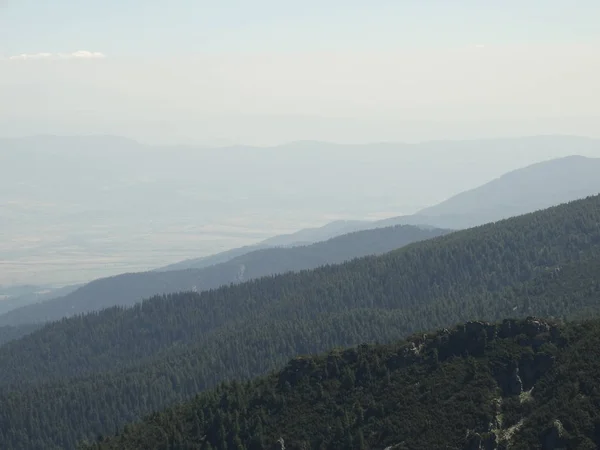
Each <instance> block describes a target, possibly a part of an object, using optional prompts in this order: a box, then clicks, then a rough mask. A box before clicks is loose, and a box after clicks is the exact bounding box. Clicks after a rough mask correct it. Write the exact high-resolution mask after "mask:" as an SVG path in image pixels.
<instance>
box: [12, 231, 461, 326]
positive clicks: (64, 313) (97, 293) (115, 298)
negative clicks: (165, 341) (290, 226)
mask: <svg viewBox="0 0 600 450" xmlns="http://www.w3.org/2000/svg"><path fill="white" fill-rule="evenodd" d="M448 232H449V231H448V230H441V229H427V230H424V229H421V228H419V227H414V226H408V225H406V226H395V227H388V228H382V229H376V230H365V231H360V232H355V233H350V234H346V235H342V236H338V237H336V238H333V239H330V240H327V241H324V242H319V243H315V244H311V245H307V246H298V247H292V248H265V249H259V250H254V251H251V252H249V253H244V252H243V250H242V251H241V252H240V253H241V254H240V255H239V256H235V257H233V258H232V259H229V260H227V259H225V258H224V259H225V262H222V263H220V264H216V265H210V266H205V267H204V268H202V269H183V270H176V271H165V272H142V273H131V274H123V275H117V276H115V277H109V278H103V279H99V280H95V281H92V282H90V283H88V284H86V285H84V286H83V287H80V288H79V289H77V290H75V291H73V292H71V293H69V294H68V295H66V296H64V297H58V298H54V299H51V300H48V301H45V302H42V303H36V304H31V305H27V306H24V307H20V308H17V309H14V310H12V311H9V312H8V313H5V314H3V315H1V316H0V326H2V325H12V326H14V325H21V324H30V323H37V322H46V321H51V320H59V319H61V318H63V317H68V316H72V315H76V314H82V313H86V312H90V311H98V310H101V309H103V308H108V307H111V306H115V305H121V306H130V305H133V304H135V303H137V302H139V301H141V300H143V299H145V298H148V297H151V296H153V295H157V294H167V293H172V292H178V291H205V290H209V289H215V288H217V287H219V286H222V285H227V284H230V283H239V282H242V281H246V280H251V279H255V278H259V277H263V276H267V275H275V274H279V273H284V272H289V271H300V270H306V269H313V268H315V267H318V266H323V265H327V264H335V263H341V262H344V261H347V260H350V259H353V258H357V257H361V256H366V255H375V254H382V253H386V252H388V251H391V250H394V249H397V248H400V247H402V246H404V245H407V244H410V243H413V242H417V241H421V240H425V239H431V238H433V237H437V236H441V235H443V234H446V233H448ZM321 236H323V234H321ZM234 255H235V252H233V251H232V252H229V253H227V256H234ZM217 257H219V255H217ZM212 261H216V258H213V259H212Z"/></svg>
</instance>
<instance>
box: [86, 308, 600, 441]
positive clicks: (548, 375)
mask: <svg viewBox="0 0 600 450" xmlns="http://www.w3.org/2000/svg"><path fill="white" fill-rule="evenodd" d="M598 377H600V321H597V320H596V321H591V322H585V323H582V324H569V325H566V326H565V325H563V326H557V325H556V324H553V323H548V322H546V321H543V320H536V319H533V318H529V319H528V320H525V321H511V320H505V321H504V322H502V323H499V324H489V323H482V322H470V323H467V324H465V325H461V326H458V327H456V328H453V329H451V330H447V329H445V330H441V331H438V332H435V333H431V334H426V335H422V334H421V335H418V336H413V337H411V338H410V339H408V340H407V341H404V342H400V343H396V344H391V345H377V346H367V345H363V346H359V347H356V348H352V349H348V350H344V351H333V352H331V353H328V354H326V355H322V356H318V357H298V358H295V359H293V360H292V361H290V362H289V363H288V364H287V365H286V367H285V368H284V369H283V370H282V371H280V372H278V373H274V374H272V375H270V376H268V377H265V378H260V379H257V380H254V381H252V382H247V383H240V382H233V383H228V384H223V385H220V386H219V387H218V388H217V389H215V390H212V391H209V392H206V393H204V394H202V395H200V396H199V397H198V398H197V399H195V400H194V401H192V402H189V403H186V404H185V405H182V406H178V407H176V408H173V409H169V410H167V411H165V412H162V413H160V414H159V413H156V414H153V415H151V416H149V417H148V418H147V419H146V420H144V422H142V423H140V424H136V425H132V426H128V427H126V429H125V431H124V432H123V433H121V434H120V435H119V436H117V437H114V438H111V439H105V440H102V441H101V442H98V443H97V444H96V445H92V446H90V447H88V448H89V449H95V450H110V449H115V450H117V449H118V450H152V449H156V450H159V449H169V448H177V449H215V450H226V449H235V450H244V449H249V450H262V449H283V448H285V449H286V450H304V449H330V450H340V449H347V450H351V449H357V450H361V449H384V448H388V449H397V450H400V449H431V450H436V449H449V448H451V449H464V450H471V449H499V448H505V449H506V448H511V449H532V448H543V449H558V448H569V449H590V450H591V449H596V448H599V447H600V433H599V430H600V408H598V403H599V402H600V391H599V390H598V388H597V379H598Z"/></svg>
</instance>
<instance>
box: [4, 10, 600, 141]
mask: <svg viewBox="0 0 600 450" xmlns="http://www.w3.org/2000/svg"><path fill="white" fill-rule="evenodd" d="M0 5H2V6H0V58H1V60H0V135H23V134H36V133H59V134H75V133H109V134H121V135H125V136H129V137H134V138H138V139H142V140H146V141H153V140H156V141H161V142H164V141H167V142H168V141H173V142H177V141H195V142H203V143H209V144H210V143H231V142H241V143H251V144H275V143H280V142H284V141H289V140H296V139H323V140H331V141H338V142H357V141H382V140H408V141H411V140H427V139H440V138H467V137H473V138H476V137H488V136H506V135H523V134H540V133H541V134H545V133H569V134H583V135H588V136H599V133H600V131H598V130H599V127H598V126H597V124H598V121H599V120H600V87H598V83H597V80H598V79H600V31H599V29H600V27H598V23H600V2H598V1H597V0H578V1H577V0H575V1H573V0H572V1H559V0H544V1H541V0H540V1H538V0H528V1H525V2H524V1H513V0H504V1H502V2H483V1H479V0H477V1H475V0H472V1H466V0H454V1H447V0H443V1H442V0H428V1H417V0H414V1H413V0H405V1H400V0H394V1H391V0H390V1H387V0H376V1H371V2H367V1H351V0H346V1H338V0H328V1H326V2H323V1H316V0H305V1H302V2H290V1H281V0H278V1H275V0H255V1H241V0H239V1H234V0H222V1H219V2H215V1H210V2H208V1H202V0H170V1H154V0H104V1H94V0H87V1H84V0H53V1H47V2H40V1H39V0H18V1H17V0H0Z"/></svg>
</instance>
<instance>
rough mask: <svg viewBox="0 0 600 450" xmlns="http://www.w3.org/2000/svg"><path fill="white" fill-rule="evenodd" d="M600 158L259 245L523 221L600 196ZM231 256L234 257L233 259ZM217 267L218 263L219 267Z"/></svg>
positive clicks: (536, 169) (539, 168)
mask: <svg viewBox="0 0 600 450" xmlns="http://www.w3.org/2000/svg"><path fill="white" fill-rule="evenodd" d="M597 173H600V158H586V157H583V156H570V157H565V158H559V159H553V160H549V161H544V162H541V163H537V164H533V165H530V166H527V167H524V168H521V169H517V170H514V171H512V172H509V173H507V174H505V175H503V176H502V177H500V178H497V179H495V180H492V181H490V182H489V183H486V184H484V185H482V186H479V187H477V188H475V189H472V190H469V191H465V192H462V193H460V194H458V195H455V196H453V197H451V198H449V199H448V200H446V201H443V202H441V203H440V204H437V205H435V206H431V207H429V208H425V209H423V210H421V211H419V212H418V213H416V214H414V215H410V216H401V217H393V218H390V219H384V220H379V221H372V222H366V221H362V222H361V221H337V222H331V223H329V224H327V225H325V226H323V227H320V228H313V229H304V230H300V231H298V232H296V233H293V234H290V235H283V236H275V237H273V238H270V239H267V240H265V241H263V242H261V243H260V244H259V246H260V247H266V246H289V245H298V244H299V243H306V242H315V241H319V240H323V239H328V238H331V237H334V236H336V235H340V234H343V233H348V232H351V231H358V230H364V229H375V228H382V227H387V226H393V225H398V224H410V225H415V226H427V225H428V226H434V227H441V228H449V229H463V228H469V227H473V226H478V225H483V224H485V223H488V222H495V221H498V220H501V219H506V218H508V217H513V216H518V215H521V214H526V213H529V212H533V211H537V210H540V209H544V208H548V207H550V206H554V205H558V204H560V203H565V202H569V201H572V200H577V199H581V198H585V197H587V196H589V195H596V194H597V193H599V192H600V178H599V177H597V176H596V174H597ZM254 249H256V248H255V247H254V246H249V247H245V248H241V249H234V250H231V251H229V252H223V253H219V254H217V255H213V256H209V257H205V258H198V259H193V260H188V261H183V262H182V263H177V264H175V265H172V266H167V267H166V268H164V269H159V270H173V269H182V268H191V267H195V268H201V267H206V266H208V265H210V264H214V263H215V262H223V261H224V260H229V259H231V258H233V257H234V256H238V255H240V254H244V253H247V252H250V251H252V250H254ZM230 252H231V255H233V256H230ZM213 261H215V262H213Z"/></svg>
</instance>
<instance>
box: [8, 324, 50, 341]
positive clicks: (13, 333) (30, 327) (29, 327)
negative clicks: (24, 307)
mask: <svg viewBox="0 0 600 450" xmlns="http://www.w3.org/2000/svg"><path fill="white" fill-rule="evenodd" d="M40 328H42V325H38V324H26V325H18V326H16V327H11V326H5V327H0V345H2V344H4V343H5V342H10V341H14V340H16V339H19V338H21V337H23V336H26V335H28V334H30V333H33V332H34V331H35V330H39V329H40Z"/></svg>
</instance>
